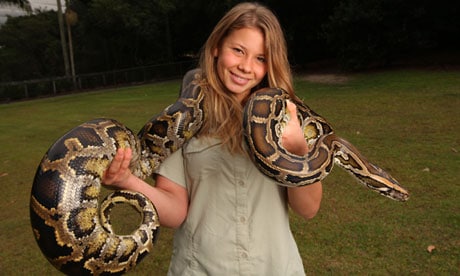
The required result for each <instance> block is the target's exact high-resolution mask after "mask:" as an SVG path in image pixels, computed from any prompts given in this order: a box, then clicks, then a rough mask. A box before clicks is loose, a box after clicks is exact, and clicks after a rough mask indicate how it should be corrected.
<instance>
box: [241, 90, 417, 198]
mask: <svg viewBox="0 0 460 276" xmlns="http://www.w3.org/2000/svg"><path fill="white" fill-rule="evenodd" d="M288 99H289V95H288V94H287V93H286V92H285V91H283V90H282V89H275V88H266V89H262V90H259V91H257V92H256V93H254V94H253V95H252V96H251V97H250V99H249V100H248V102H247V103H246V106H245V111H244V119H243V126H244V128H245V134H246V135H245V137H246V142H247V145H248V147H249V151H250V153H251V154H250V156H252V158H253V159H254V162H255V164H256V165H257V166H258V168H259V169H260V170H261V171H262V172H263V173H264V174H265V175H267V176H269V177H271V178H273V179H275V180H276V181H278V182H279V183H280V185H284V186H303V185H308V184H312V183H315V182H317V181H320V180H322V179H324V178H325V177H326V176H327V175H328V174H329V172H330V171H331V170H332V167H333V165H334V163H336V164H338V165H339V166H340V167H342V168H344V169H345V170H346V171H347V172H349V173H351V174H352V175H353V176H355V177H356V179H357V180H359V182H361V183H362V184H364V185H365V186H367V187H368V188H370V189H372V190H374V191H377V192H379V193H380V194H382V195H384V196H387V197H389V198H391V199H394V200H398V201H406V200H407V199H408V198H409V193H408V191H407V190H406V189H404V188H403V187H401V186H400V185H399V183H398V181H396V180H395V179H394V178H393V177H392V176H391V175H390V174H389V173H387V172H386V171H384V170H383V169H382V168H380V167H378V166H376V165H374V164H372V163H370V162H368V161H367V160H366V158H365V157H364V156H363V155H362V154H361V153H360V152H359V151H358V150H357V149H356V148H355V147H354V146H353V145H352V144H350V143H349V142H347V141H346V140H344V139H342V138H341V137H339V136H337V135H336V134H335V133H334V132H333V130H332V127H331V126H330V125H329V124H328V123H327V122H326V120H325V119H324V118H323V117H321V116H319V115H318V114H316V113H315V112H314V111H312V110H311V109H310V108H309V107H308V106H307V105H305V104H304V103H303V102H300V101H297V102H295V103H296V105H297V110H298V115H299V121H300V122H302V128H303V130H304V136H305V139H306V141H307V143H308V144H309V146H310V151H309V152H308V154H307V155H305V156H298V155H294V154H291V153H289V152H288V151H287V150H286V149H284V148H283V146H282V144H281V134H282V132H283V128H284V126H285V125H286V123H287V120H289V114H288V113H287V109H286V100H288Z"/></svg>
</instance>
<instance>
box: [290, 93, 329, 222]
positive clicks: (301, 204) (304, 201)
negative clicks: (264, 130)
mask: <svg viewBox="0 0 460 276" xmlns="http://www.w3.org/2000/svg"><path fill="white" fill-rule="evenodd" d="M287 108H288V110H289V113H290V114H291V119H290V120H289V122H288V124H287V126H286V128H285V130H284V133H283V136H282V143H283V146H284V147H285V148H286V149H287V150H288V151H289V152H291V153H294V154H297V155H305V154H307V153H308V145H307V142H306V141H305V138H304V135H303V130H302V129H301V127H300V123H299V119H298V118H297V108H296V106H295V104H293V103H292V102H289V101H288V104H287ZM287 193H288V202H289V206H291V208H292V210H293V211H294V212H295V213H297V214H299V215H300V216H302V217H303V218H305V219H311V218H313V217H314V216H315V215H316V213H317V212H318V210H319V207H320V205H321V199H322V195H323V187H322V184H321V182H316V183H313V184H311V185H306V186H302V187H288V188H287Z"/></svg>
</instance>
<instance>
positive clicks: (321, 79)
mask: <svg viewBox="0 0 460 276" xmlns="http://www.w3.org/2000/svg"><path fill="white" fill-rule="evenodd" d="M302 79H303V80H306V81H310V82H317V83H326V84H343V83H347V82H348V81H349V80H350V77H349V76H346V75H339V74H308V75H305V76H303V77H302Z"/></svg>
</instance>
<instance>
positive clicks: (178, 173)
mask: <svg viewBox="0 0 460 276" xmlns="http://www.w3.org/2000/svg"><path fill="white" fill-rule="evenodd" d="M157 174H159V175H162V176H164V177H166V178H168V179H169V180H171V181H173V182H175V183H177V184H179V185H180V186H182V187H184V188H186V182H185V170H184V158H183V156H182V149H179V150H177V151H176V152H174V153H173V154H171V155H170V156H169V157H168V158H166V160H165V161H163V163H162V164H161V165H160V168H159V169H158V171H157Z"/></svg>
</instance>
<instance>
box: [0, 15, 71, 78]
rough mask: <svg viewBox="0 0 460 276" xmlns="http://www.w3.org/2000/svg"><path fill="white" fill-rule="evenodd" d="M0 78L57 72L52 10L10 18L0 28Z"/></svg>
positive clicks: (56, 35) (57, 47)
mask: <svg viewBox="0 0 460 276" xmlns="http://www.w3.org/2000/svg"><path fill="white" fill-rule="evenodd" d="M0 45H1V47H0V81H2V82H3V81H13V80H20V79H35V78H42V77H45V76H53V75H61V74H62V71H60V70H59V68H60V64H61V60H62V59H61V55H62V50H61V48H60V44H59V32H58V25H57V17H56V14H55V13H54V12H44V13H39V14H36V15H30V16H21V17H14V18H10V19H9V20H8V21H7V24H5V25H3V26H2V27H1V28H0Z"/></svg>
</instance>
